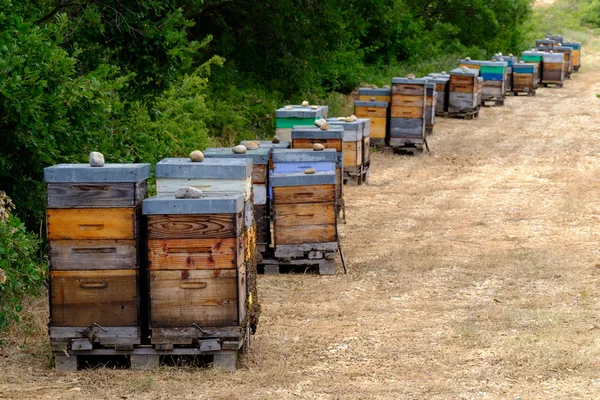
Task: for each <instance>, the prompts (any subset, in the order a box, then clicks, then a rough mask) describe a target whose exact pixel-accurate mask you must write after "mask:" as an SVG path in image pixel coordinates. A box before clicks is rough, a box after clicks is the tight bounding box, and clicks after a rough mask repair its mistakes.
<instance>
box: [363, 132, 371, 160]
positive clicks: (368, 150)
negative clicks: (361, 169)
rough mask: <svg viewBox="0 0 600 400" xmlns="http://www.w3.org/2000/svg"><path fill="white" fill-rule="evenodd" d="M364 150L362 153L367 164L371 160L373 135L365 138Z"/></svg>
mask: <svg viewBox="0 0 600 400" xmlns="http://www.w3.org/2000/svg"><path fill="white" fill-rule="evenodd" d="M362 151H363V154H362V158H363V165H367V164H368V163H369V162H370V161H371V137H370V136H367V137H365V138H363V144H362Z"/></svg>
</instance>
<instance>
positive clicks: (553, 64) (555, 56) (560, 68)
mask: <svg viewBox="0 0 600 400" xmlns="http://www.w3.org/2000/svg"><path fill="white" fill-rule="evenodd" d="M564 62H565V56H564V54H562V53H543V62H542V83H543V84H559V85H562V83H563V82H564V80H565V74H564Z"/></svg>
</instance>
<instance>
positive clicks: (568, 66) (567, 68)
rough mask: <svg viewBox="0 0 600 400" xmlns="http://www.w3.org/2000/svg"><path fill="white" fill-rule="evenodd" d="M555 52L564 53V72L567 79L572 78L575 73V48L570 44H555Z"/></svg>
mask: <svg viewBox="0 0 600 400" xmlns="http://www.w3.org/2000/svg"><path fill="white" fill-rule="evenodd" d="M552 51H553V52H554V53H562V54H564V64H563V74H564V77H565V79H571V74H572V73H573V48H572V47H569V46H561V45H557V46H554V49H553V50H552Z"/></svg>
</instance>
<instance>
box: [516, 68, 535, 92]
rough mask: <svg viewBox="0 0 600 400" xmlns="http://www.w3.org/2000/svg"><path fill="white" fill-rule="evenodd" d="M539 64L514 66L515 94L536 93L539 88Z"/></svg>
mask: <svg viewBox="0 0 600 400" xmlns="http://www.w3.org/2000/svg"><path fill="white" fill-rule="evenodd" d="M537 68H538V67H537V64H534V63H523V62H520V63H516V64H514V65H513V74H512V75H513V79H512V82H513V87H512V91H513V93H531V94H532V95H533V93H535V91H536V89H537V86H538V78H537V75H538V71H537Z"/></svg>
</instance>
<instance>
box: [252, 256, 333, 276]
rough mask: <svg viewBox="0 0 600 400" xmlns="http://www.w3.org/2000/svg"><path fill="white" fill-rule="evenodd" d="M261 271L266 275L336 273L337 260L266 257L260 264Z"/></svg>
mask: <svg viewBox="0 0 600 400" xmlns="http://www.w3.org/2000/svg"><path fill="white" fill-rule="evenodd" d="M258 267H259V273H261V272H262V273H263V274H264V275H279V274H284V273H294V274H299V273H300V274H306V273H310V272H313V271H314V272H317V271H318V273H319V275H335V260H333V259H327V258H319V259H314V260H311V259H308V258H306V259H300V258H299V259H288V260H285V259H277V258H269V259H264V260H263V261H262V262H261V263H260V264H259V266H258Z"/></svg>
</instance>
